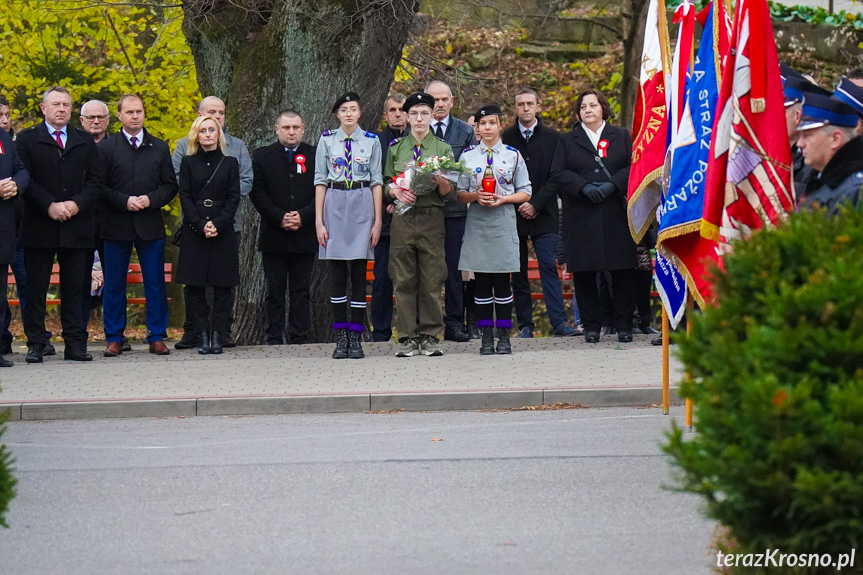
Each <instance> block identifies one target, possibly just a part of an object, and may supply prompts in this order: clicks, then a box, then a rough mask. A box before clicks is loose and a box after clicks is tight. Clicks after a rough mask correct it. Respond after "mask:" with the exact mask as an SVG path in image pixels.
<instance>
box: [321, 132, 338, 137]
mask: <svg viewBox="0 0 863 575" xmlns="http://www.w3.org/2000/svg"><path fill="white" fill-rule="evenodd" d="M335 133H336V130H324V133H323V134H321V137H322V138H323V137H324V136H332V135H333V134H335Z"/></svg>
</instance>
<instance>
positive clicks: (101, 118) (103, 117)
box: [81, 116, 108, 122]
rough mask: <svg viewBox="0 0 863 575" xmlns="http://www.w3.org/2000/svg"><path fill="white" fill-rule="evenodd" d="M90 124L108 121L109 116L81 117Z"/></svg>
mask: <svg viewBox="0 0 863 575" xmlns="http://www.w3.org/2000/svg"><path fill="white" fill-rule="evenodd" d="M81 117H82V118H84V119H85V120H87V121H88V122H95V121H96V120H106V119H107V118H108V116H81Z"/></svg>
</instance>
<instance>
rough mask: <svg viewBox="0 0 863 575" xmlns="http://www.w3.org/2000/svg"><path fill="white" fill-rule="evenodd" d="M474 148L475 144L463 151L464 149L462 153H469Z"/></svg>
mask: <svg viewBox="0 0 863 575" xmlns="http://www.w3.org/2000/svg"><path fill="white" fill-rule="evenodd" d="M474 148H476V144H472V145H470V146H468V147H467V148H465V149H464V152H470V151H471V150H473V149H474ZM464 152H462V154H463V153H464Z"/></svg>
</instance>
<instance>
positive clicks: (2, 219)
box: [0, 129, 30, 367]
mask: <svg viewBox="0 0 863 575" xmlns="http://www.w3.org/2000/svg"><path fill="white" fill-rule="evenodd" d="M29 184H30V174H28V173H27V170H26V169H25V168H24V163H23V162H22V161H21V158H20V157H19V156H18V152H17V151H16V150H15V144H13V143H12V137H11V136H10V135H9V133H8V132H7V131H6V130H5V129H0V297H2V298H3V301H2V302H0V325H6V319H7V318H6V314H7V313H8V309H9V306H8V304H7V302H6V281H7V279H8V277H9V269H8V268H9V264H11V263H14V262H15V260H16V259H17V251H18V250H17V249H16V246H15V244H16V241H15V206H16V204H17V203H18V202H20V201H21V200H20V196H21V194H23V193H24V192H25V191H26V190H27V186H28V185H29ZM13 365H14V364H13V363H12V362H11V361H7V360H6V359H4V358H3V354H2V352H0V367H12V366H13Z"/></svg>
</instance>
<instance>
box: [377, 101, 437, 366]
mask: <svg viewBox="0 0 863 575" xmlns="http://www.w3.org/2000/svg"><path fill="white" fill-rule="evenodd" d="M433 107H434V98H433V97H431V96H430V95H429V94H426V93H423V92H418V93H416V94H412V95H411V96H409V97H408V98H407V100H405V103H404V105H403V107H402V109H403V110H404V111H405V113H407V115H408V123H409V124H410V127H411V133H410V134H409V135H407V136H405V137H403V138H397V139H396V140H394V141H393V142H392V143H391V145H390V148H389V151H388V152H387V161H386V168H385V169H384V182H385V183H386V184H389V183H391V182H392V181H393V179H394V178H396V176H398V175H399V174H401V173H402V172H403V171H404V170H405V166H406V165H407V164H408V163H409V162H412V161H416V162H422V161H423V159H424V158H425V159H428V158H431V157H432V156H439V157H443V156H450V157H452V156H453V153H452V148H450V146H449V144H447V143H446V142H444V141H443V140H440V139H438V138H436V137H435V136H434V134H432V133H431V131H430V129H429V125H430V123H431V119H432V109H433ZM434 181H435V183H437V184H438V188H437V190H436V191H434V192H431V193H427V194H424V195H421V196H419V197H416V196H414V194H412V193H411V192H409V191H404V190H401V189H398V188H389V189H388V190H387V191H386V192H385V195H386V197H387V200H388V201H394V200H399V201H400V202H402V203H404V204H411V205H412V207H411V208H410V209H409V210H408V211H407V212H405V213H404V214H398V213H396V214H393V222H392V227H391V231H390V242H391V244H390V276H391V278H392V280H393V293H394V294H395V298H396V315H397V318H396V329H397V330H398V338H399V343H400V344H401V345H400V346H399V349H398V351H397V352H396V357H412V356H414V355H419V354H423V355H427V356H439V355H443V352H442V351H441V350H440V347H438V336H439V335H441V334H442V333H443V331H444V324H443V312H442V311H441V304H440V296H441V292H442V291H443V285H444V281H445V280H446V275H447V269H446V260H445V258H444V219H443V211H442V208H443V205H444V202H445V201H447V200H448V199H450V198H451V197H452V196H453V194H452V193H451V192H452V189H453V186H451V185H450V182H449V180H447V179H446V178H444V177H443V176H436V177H435V179H434ZM417 318H419V323H417Z"/></svg>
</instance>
